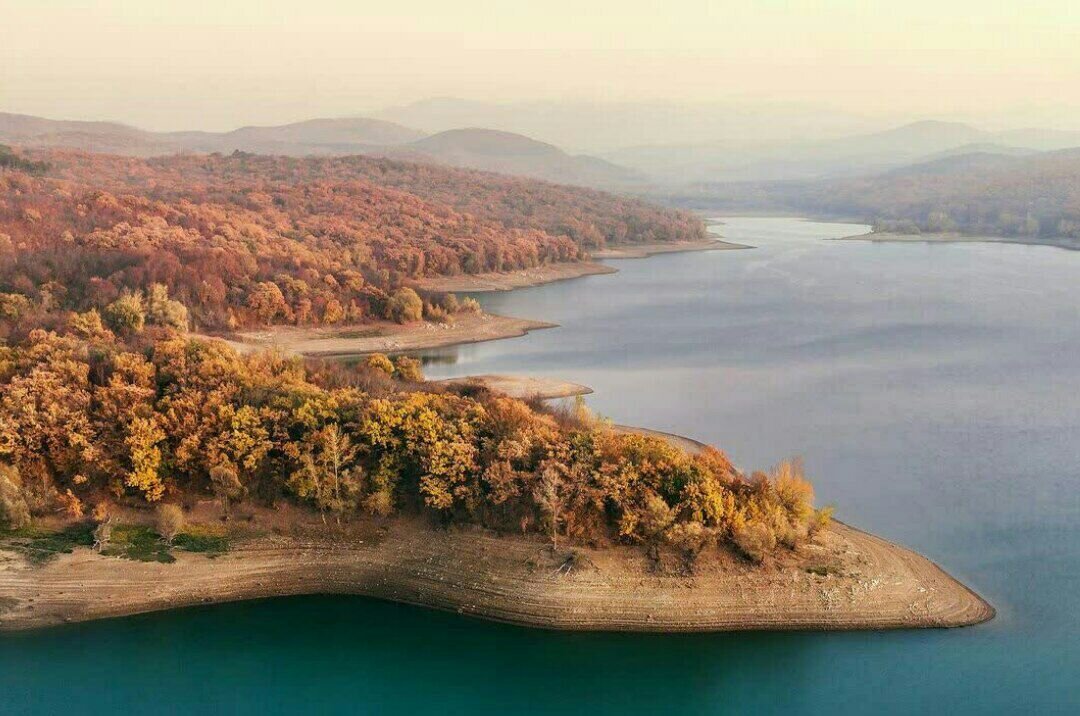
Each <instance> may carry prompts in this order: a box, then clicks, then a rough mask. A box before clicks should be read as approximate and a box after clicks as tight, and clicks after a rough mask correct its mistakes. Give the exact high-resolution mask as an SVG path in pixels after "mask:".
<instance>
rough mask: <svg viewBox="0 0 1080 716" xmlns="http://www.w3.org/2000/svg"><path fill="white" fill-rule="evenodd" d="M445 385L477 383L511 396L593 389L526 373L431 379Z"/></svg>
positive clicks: (548, 395) (551, 395)
mask: <svg viewBox="0 0 1080 716" xmlns="http://www.w3.org/2000/svg"><path fill="white" fill-rule="evenodd" d="M433 382H434V383H442V384H446V385H478V386H483V387H485V388H488V389H489V390H494V391H497V392H499V393H505V394H506V395H509V396H510V397H511V398H520V399H523V400H524V399H528V398H540V399H542V400H551V399H553V398H572V397H574V396H576V395H588V394H590V393H592V392H593V389H592V388H590V387H589V386H587V385H581V384H580V383H571V382H570V381H568V380H559V379H558V378H537V377H531V376H526V375H497V374H488V375H468V376H465V377H463V378H447V379H445V380H437V381H433Z"/></svg>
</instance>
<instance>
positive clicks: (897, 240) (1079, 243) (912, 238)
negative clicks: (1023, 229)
mask: <svg viewBox="0 0 1080 716" xmlns="http://www.w3.org/2000/svg"><path fill="white" fill-rule="evenodd" d="M832 241H867V242H870V243H876V244H929V245H934V244H1016V245H1019V246H1050V247H1052V248H1057V249H1064V250H1066V251H1080V239H1069V238H1065V237H1061V238H1046V239H1042V238H1024V237H1016V236H968V235H966V234H944V233H926V234H890V233H885V232H875V231H868V232H867V233H865V234H853V235H851V236H842V237H840V238H837V239H832Z"/></svg>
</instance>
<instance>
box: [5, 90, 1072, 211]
mask: <svg viewBox="0 0 1080 716" xmlns="http://www.w3.org/2000/svg"><path fill="white" fill-rule="evenodd" d="M785 109H790V113H789V114H785V111H784V110H785ZM374 114H375V116H370V117H349V118H340V119H329V118H318V119H311V120H307V121H302V122H295V123H291V124H285V125H279V126H247V127H241V128H239V129H236V130H232V131H228V132H197V131H187V132H150V131H145V130H141V129H138V128H135V127H131V126H128V125H125V124H120V123H114V122H75V121H57V120H49V119H43V118H40V117H32V116H28V115H17V114H0V143H6V144H11V145H15V146H25V147H30V148H50V147H64V148H75V149H83V150H89V151H95V152H104V153H114V154H124V155H134V156H157V155H167V154H176V153H181V152H201V153H213V152H221V153H231V152H233V151H237V150H239V151H244V152H250V153H254V154H268V155H285V156H334V155H349V154H363V155H367V156H376V157H388V158H394V159H400V160H405V161H413V162H419V163H431V164H443V165H448V166H454V167H461V168H469V169H481V170H485V171H493V172H498V173H503V174H511V175H518V176H525V177H530V178H536V179H544V180H547V181H553V182H556V183H565V184H576V185H582V186H591V187H600V188H607V189H616V190H626V191H633V192H635V193H640V194H645V195H648V196H654V197H663V196H667V195H670V194H673V193H674V194H680V195H683V196H686V195H697V194H700V192H702V191H703V189H702V187H705V186H712V185H714V184H717V183H726V182H773V181H796V182H804V181H815V180H820V181H829V180H833V179H839V178H845V177H862V176H876V175H882V174H886V173H888V172H891V171H894V170H899V169H902V168H904V167H908V166H912V165H918V164H922V163H925V162H931V161H935V160H938V159H944V158H948V157H954V156H964V155H969V154H970V155H1000V156H1006V157H1021V156H1026V155H1031V154H1035V153H1038V152H1044V151H1053V150H1059V149H1064V148H1069V147H1076V146H1080V132H1074V131H1063V130H1051V129H1037V128H1035V129H1011V130H1005V131H988V130H983V129H980V128H978V127H975V126H973V125H971V124H966V123H961V122H946V121H937V120H923V121H917V122H910V123H907V124H903V125H900V126H893V127H889V128H886V129H877V130H876V131H861V130H859V128H865V127H866V125H867V124H873V123H872V122H870V121H869V120H866V119H865V118H858V117H853V116H851V115H849V114H844V113H840V112H832V113H830V112H827V111H819V110H816V109H813V108H807V107H805V106H791V107H785V105H780V104H777V105H746V106H743V107H734V108H733V107H732V106H730V105H723V104H719V103H716V104H703V105H700V106H686V105H674V104H664V103H643V102H638V103H621V104H620V103H606V104H605V103H599V102H593V103H590V102H555V101H544V102H518V103H504V104H499V103H491V102H478V101H469V100H460V99H453V98H435V99H428V100H423V101H420V102H414V103H412V104H408V105H404V106H401V107H392V108H388V109H386V110H383V111H380V112H376V113H374ZM750 127H753V128H754V129H753V130H751V129H750ZM672 136H680V137H684V138H685V139H686V140H687V141H684V142H680V143H674V144H672V143H648V141H643V140H647V139H648V138H650V137H651V138H656V137H672ZM717 137H719V139H717ZM552 140H554V141H552ZM562 147H575V148H576V149H575V150H574V151H565V150H564V149H563V148H562ZM579 148H583V149H582V151H580V152H578V151H577V149H579ZM678 187H683V188H684V190H682V191H674V192H673V190H674V189H675V188H678ZM687 187H693V189H690V190H685V189H686V188H687Z"/></svg>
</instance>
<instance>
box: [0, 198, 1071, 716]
mask: <svg viewBox="0 0 1080 716" xmlns="http://www.w3.org/2000/svg"><path fill="white" fill-rule="evenodd" d="M716 229H717V230H719V231H720V232H722V233H723V234H724V235H725V236H726V237H727V238H729V239H731V240H732V241H736V242H740V243H746V244H751V245H754V246H757V247H758V248H756V249H754V250H748V251H717V252H707V253H697V254H676V255H666V256H657V257H654V258H651V259H647V260H643V261H618V262H612V263H613V265H616V266H617V267H618V268H619V269H620V273H619V274H615V275H603V276H591V277H586V278H583V279H578V280H575V281H569V282H563V283H558V284H551V285H548V286H542V287H537V288H534V289H528V290H523V291H515V292H512V293H509V294H506V293H503V294H483V295H480V296H479V298H480V299H481V301H482V302H483V303H484V304H485V306H486V307H487V308H489V309H490V310H494V311H496V312H500V313H506V314H509V315H517V316H524V317H529V318H538V319H544V320H552V321H555V322H557V323H559V324H561V327H559V328H555V329H551V330H545V331H537V332H534V333H531V334H529V335H527V336H524V337H522V338H516V339H510V340H504V341H495V342H491V343H483V344H474V345H468V346H462V347H460V348H454V349H442V350H439V351H435V352H431V353H430V354H429V356H428V357H429V360H426V362H425V371H426V372H427V373H428V374H429V376H431V377H433V378H442V377H453V376H459V375H465V374H470V373H526V374H537V375H548V376H557V377H561V378H565V379H568V380H573V381H576V382H580V383H584V384H586V385H590V386H591V387H593V388H594V389H595V390H596V393H595V394H594V395H592V396H590V397H589V402H590V404H591V405H593V406H594V407H595V408H597V409H598V410H599V411H600V412H601V413H603V414H606V415H608V416H611V417H612V418H613V419H615V420H617V421H618V422H623V423H631V424H639V425H643V426H647V427H651V428H656V429H660V430H669V431H674V432H678V433H683V434H686V435H689V436H691V437H695V438H699V439H702V440H707V441H710V442H714V443H716V444H718V445H720V446H722V447H723V448H724V449H726V450H727V451H728V452H729V453H730V454H731V456H732V457H733V459H734V460H735V461H736V462H737V463H739V464H740V465H743V466H745V467H755V466H762V465H768V464H771V463H773V462H775V461H777V460H779V459H781V458H783V457H785V456H788V455H791V454H799V455H802V456H803V457H804V458H805V460H806V463H807V466H808V469H809V470H810V471H811V473H812V475H813V476H814V478H815V483H816V485H817V488H818V492H819V496H820V497H821V498H822V500H823V501H825V502H832V503H835V504H836V505H837V507H838V514H839V515H840V517H841V518H842V519H845V520H847V521H849V522H852V523H855V524H857V525H859V526H863V527H868V528H870V529H872V530H873V531H875V532H879V533H881V534H883V535H885V536H887V537H890V538H893V539H896V540H898V541H900V542H902V543H905V544H907V545H909V546H911V547H914V548H916V549H918V550H920V551H922V552H924V553H926V554H928V555H929V556H930V557H932V558H933V559H935V560H936V561H938V562H940V563H941V564H943V565H944V566H945V567H946V568H947V569H948V570H949V571H951V572H952V573H954V574H956V575H957V576H958V577H960V578H962V579H963V580H965V581H966V582H968V583H969V584H971V585H972V586H973V587H974V588H976V589H977V590H978V591H980V592H981V593H983V594H984V595H985V596H987V597H988V598H989V599H990V601H991V602H992V603H994V605H995V606H996V607H998V609H999V617H998V619H996V620H995V621H993V622H991V623H989V624H986V625H982V626H979V627H974V628H970V629H962V630H955V631H949V632H934V631H921V632H893V633H852V634H743V635H676V636H657V635H651V636H650V635H596V634H591V635H590V634H557V633H548V632H540V631H530V630H524V629H516V628H511V627H505V626H499V625H492V624H484V623H479V622H475V621H471V620H468V619H464V618H461V617H457V616H454V615H445V614H437V613H433V612H428V611H424V610H419V609H413V608H409V607H404V606H400V605H392V604H383V603H378V602H373V601H370V600H364V599H355V598H344V597H317V598H299V599H285V600H273V601H267V602H260V603H257V604H250V603H249V604H239V605H226V606H220V607H211V608H205V609H193V610H187V611H183V612H178V613H172V614H159V615H149V616H146V617H138V618H132V619H123V620H117V621H112V622H101V623H96V624H88V625H80V626H74V627H70V628H62V629H58V630H54V631H46V632H40V633H36V634H21V635H16V636H14V637H3V638H0V695H2V696H0V713H5V714H6V713H9V712H10V713H20V712H36V713H56V712H65V713H84V712H85V713H89V712H98V713H118V712H119V713H125V712H135V711H146V710H150V709H153V710H154V711H155V712H163V713H201V712H208V711H218V712H220V711H224V712H229V713H260V714H267V713H297V712H326V711H333V712H340V711H359V712H370V713H403V714H406V713H407V714H415V713H500V714H501V713H514V712H518V713H577V712H586V713H596V714H607V713H612V714H616V713H617V714H620V715H626V714H654V713H689V714H697V713H702V714H720V713H765V714H769V713H784V714H789V713H822V712H828V713H841V714H864V713H881V714H889V713H940V712H946V713H956V714H984V713H1017V712H1023V713H1027V712H1031V713H1040V714H1042V713H1077V712H1080V684H1078V680H1077V678H1076V676H1075V674H1077V673H1080V647H1078V644H1080V612H1078V610H1077V606H1078V602H1077V597H1076V595H1077V593H1078V591H1080V577H1078V575H1080V528H1078V526H1077V525H1078V524H1080V520H1078V518H1080V490H1078V489H1077V487H1078V483H1080V467H1078V466H1080V401H1078V400H1077V399H1076V396H1077V395H1078V394H1080V281H1078V280H1077V277H1080V253H1072V252H1067V251H1062V250H1059V249H1052V248H1045V247H1032V246H1016V245H1002V244H965V245H926V244H915V245H913V244H904V245H897V244H868V243H862V242H840V241H828V240H826V239H832V238H837V237H840V236H846V235H850V234H853V233H859V231H858V228H857V227H852V226H847V225H837V224H820V223H812V222H802V221H796V220H790V219H733V220H729V221H728V222H727V223H726V224H725V225H724V226H721V227H716Z"/></svg>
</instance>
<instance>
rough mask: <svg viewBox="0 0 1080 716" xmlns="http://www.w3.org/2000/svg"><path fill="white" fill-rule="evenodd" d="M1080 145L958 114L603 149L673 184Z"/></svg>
mask: <svg viewBox="0 0 1080 716" xmlns="http://www.w3.org/2000/svg"><path fill="white" fill-rule="evenodd" d="M1070 147H1080V132H1066V131H1058V130H1043V129H1021V130H1010V131H1004V132H989V131H984V130H981V129H978V128H976V127H972V126H970V125H967V124H962V123H958V122H939V121H921V122H913V123H911V124H906V125H903V126H901V127H897V128H894V129H889V130H886V131H882V132H874V133H868V134H858V135H853V136H849V137H843V138H840V139H834V140H829V141H823V142H810V143H792V144H783V145H777V146H770V147H764V148H761V147H756V148H748V149H741V148H737V147H735V148H733V147H729V146H725V145H722V144H715V143H712V144H702V145H682V146H675V147H663V146H644V147H634V148H630V149H623V150H619V151H614V152H607V153H605V154H603V155H602V156H603V157H604V158H606V159H608V160H610V161H612V162H615V163H617V164H620V165H622V166H626V167H630V168H632V169H636V170H638V171H640V172H642V173H644V174H647V175H649V176H651V177H653V178H654V179H655V180H657V181H658V182H661V183H665V184H687V183H695V182H716V181H781V180H804V179H827V178H834V177H843V176H862V175H872V174H880V173H882V172H885V171H888V170H890V169H894V168H898V167H902V166H906V165H910V164H915V163H920V162H924V161H928V160H933V159H937V158H941V157H944V156H952V155H956V154H965V153H972V152H980V153H992V154H1003V155H1023V154H1029V153H1032V152H1037V151H1049V150H1056V149H1066V148H1070Z"/></svg>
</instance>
